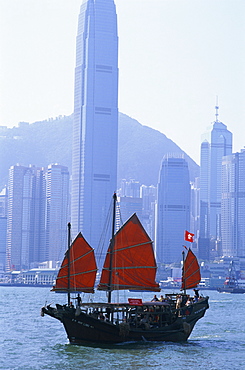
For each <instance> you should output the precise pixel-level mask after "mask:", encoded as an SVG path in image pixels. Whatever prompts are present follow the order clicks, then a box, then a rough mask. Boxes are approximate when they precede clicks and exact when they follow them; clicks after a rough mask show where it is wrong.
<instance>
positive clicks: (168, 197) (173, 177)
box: [156, 156, 190, 263]
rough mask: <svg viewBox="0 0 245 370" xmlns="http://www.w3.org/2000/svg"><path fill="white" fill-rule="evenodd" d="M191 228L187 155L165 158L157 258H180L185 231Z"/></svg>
mask: <svg viewBox="0 0 245 370" xmlns="http://www.w3.org/2000/svg"><path fill="white" fill-rule="evenodd" d="M185 230H189V231H190V179H189V170H188V164H187V162H186V160H185V159H184V158H173V157H170V156H166V157H164V158H163V161H162V166H161V170H160V174H159V182H158V189H157V220H156V258H157V261H158V262H159V263H174V262H180V261H181V258H182V251H183V243H184V231H185Z"/></svg>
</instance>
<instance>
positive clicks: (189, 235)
mask: <svg viewBox="0 0 245 370" xmlns="http://www.w3.org/2000/svg"><path fill="white" fill-rule="evenodd" d="M194 235H195V234H192V233H189V231H187V230H185V240H186V241H187V242H190V243H193V242H194Z"/></svg>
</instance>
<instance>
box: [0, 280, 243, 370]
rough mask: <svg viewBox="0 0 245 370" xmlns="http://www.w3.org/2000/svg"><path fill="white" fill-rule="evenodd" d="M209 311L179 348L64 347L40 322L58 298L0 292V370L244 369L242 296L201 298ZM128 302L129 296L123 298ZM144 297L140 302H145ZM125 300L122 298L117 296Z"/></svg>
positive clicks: (56, 325) (56, 329)
mask: <svg viewBox="0 0 245 370" xmlns="http://www.w3.org/2000/svg"><path fill="white" fill-rule="evenodd" d="M206 293H207V294H208V295H209V296H210V309H209V310H208V311H207V313H206V315H205V317H204V318H203V319H201V320H200V321H199V322H198V323H197V325H196V327H195V328H194V331H193V333H192V335H191V337H190V339H189V341H188V342H185V343H159V342H144V341H142V342H141V343H138V342H137V343H133V342H130V343H124V344H117V345H113V346H108V345H106V346H103V345H101V346H100V347H98V346H97V345H90V346H77V345H70V344H69V343H68V341H67V338H66V333H65V330H64V328H63V326H62V324H61V323H60V322H58V321H57V320H54V319H52V318H51V317H48V316H45V317H41V316H40V309H41V307H42V306H43V305H44V304H45V302H46V301H47V302H48V303H53V304H54V303H56V302H57V303H61V304H62V303H64V302H65V301H66V297H65V296H64V295H60V294H55V293H51V292H50V291H49V289H48V288H47V289H46V288H42V289H40V288H15V287H10V288H6V287H0V297H1V305H0V324H1V326H0V331H1V332H0V335H1V340H0V353H1V355H0V369H4V370H8V369H11V370H13V369H15V370H22V369H23V370H24V369H25V370H37V369H40V370H42V369H45V370H46V369H58V370H59V369H62V370H64V369H65V370H70V369H72V370H74V369H75V370H76V369H83V368H86V370H90V369H95V368H96V369H123V370H127V369H130V370H132V369H148V368H153V367H154V368H155V367H156V366H157V367H158V368H165V367H167V368H169V369H175V370H176V369H177V370H178V369H183V367H184V368H185V369H191V368H193V367H194V368H197V369H199V368H200V369H201V368H202V369H203V368H207V369H212V370H220V369H223V370H226V369H227V370H228V369H229V370H230V369H234V370H238V369H239V370H240V369H241V368H243V366H244V363H245V324H244V320H243V312H244V303H245V294H243V295H241V294H238V295H230V294H220V293H218V292H215V291H209V292H205V294H206ZM128 295H130V297H131V296H132V292H131V293H128ZM151 298H152V297H151V294H149V293H144V295H143V299H144V300H149V299H151ZM123 299H125V300H126V299H127V296H125V293H124V296H123Z"/></svg>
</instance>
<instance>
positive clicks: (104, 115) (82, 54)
mask: <svg viewBox="0 0 245 370" xmlns="http://www.w3.org/2000/svg"><path fill="white" fill-rule="evenodd" d="M76 50H77V54H76V70H75V97H74V129H73V162H72V200H71V223H72V236H73V237H74V236H75V234H76V233H78V232H80V231H81V232H82V233H83V235H84V237H85V238H86V240H87V241H88V242H89V243H90V244H91V246H92V247H93V248H95V249H96V248H97V247H98V245H99V241H100V238H101V235H102V230H103V228H104V227H105V221H106V218H107V215H108V210H109V206H110V203H111V199H112V196H113V193H114V191H115V190H116V188H117V147H118V36H117V15H116V8H115V4H114V1H113V0H85V1H84V2H83V4H82V5H81V10H80V15H79V24H78V34H77V49H76Z"/></svg>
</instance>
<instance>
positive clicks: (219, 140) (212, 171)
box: [199, 107, 232, 257]
mask: <svg viewBox="0 0 245 370" xmlns="http://www.w3.org/2000/svg"><path fill="white" fill-rule="evenodd" d="M231 153H232V133H231V132H230V131H228V130H227V126H226V125H224V124H223V123H222V122H220V121H219V120H218V107H216V120H215V122H213V123H212V124H211V125H210V126H209V127H208V129H207V131H206V132H205V133H204V134H203V136H202V143H201V166H200V231H199V237H200V238H201V239H202V246H203V248H205V242H204V240H206V241H207V247H208V243H209V241H211V244H212V243H216V244H217V243H220V241H221V178H222V176H221V171H222V158H223V156H225V155H230V154H231ZM199 257H200V256H199Z"/></svg>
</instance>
